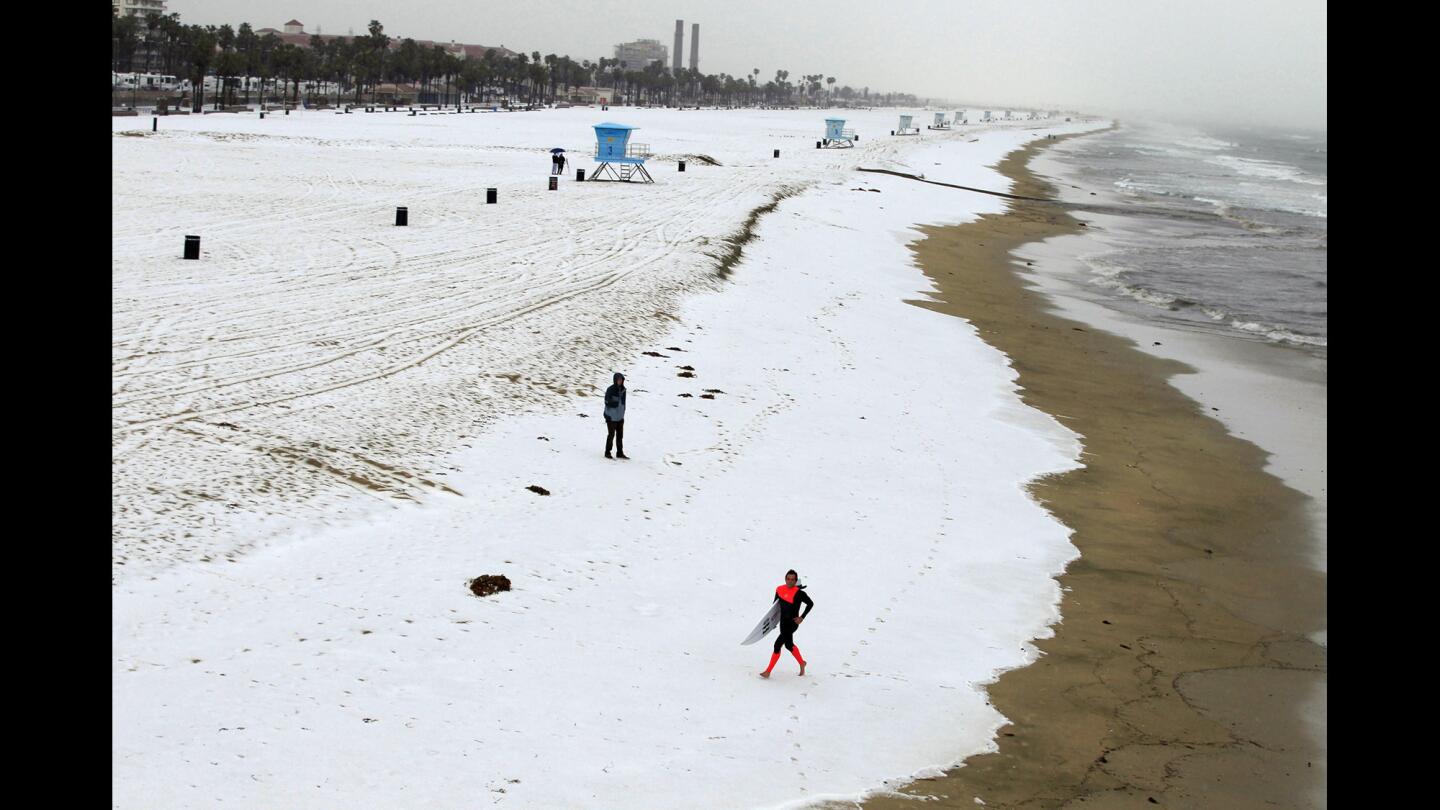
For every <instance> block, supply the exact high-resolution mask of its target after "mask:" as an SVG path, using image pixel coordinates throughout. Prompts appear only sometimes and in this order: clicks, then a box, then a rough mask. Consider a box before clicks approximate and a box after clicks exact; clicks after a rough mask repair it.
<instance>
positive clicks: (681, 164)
mask: <svg viewBox="0 0 1440 810" xmlns="http://www.w3.org/2000/svg"><path fill="white" fill-rule="evenodd" d="M680 171H682V172H683V171H685V161H683V160H682V161H680Z"/></svg>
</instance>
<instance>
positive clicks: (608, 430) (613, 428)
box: [605, 419, 625, 456]
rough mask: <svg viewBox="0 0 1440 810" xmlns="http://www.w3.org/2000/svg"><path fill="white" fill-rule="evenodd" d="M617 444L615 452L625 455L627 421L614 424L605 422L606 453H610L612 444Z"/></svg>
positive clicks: (608, 421)
mask: <svg viewBox="0 0 1440 810" xmlns="http://www.w3.org/2000/svg"><path fill="white" fill-rule="evenodd" d="M611 442H614V443H615V452H616V453H619V454H620V455H622V456H623V455H625V420H624V419H621V420H620V421H619V422H612V421H610V420H609V419H606V420H605V452H606V453H609V452H610V443H611Z"/></svg>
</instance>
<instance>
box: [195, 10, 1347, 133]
mask: <svg viewBox="0 0 1440 810" xmlns="http://www.w3.org/2000/svg"><path fill="white" fill-rule="evenodd" d="M167 11H169V12H178V13H179V14H180V19H181V21H182V22H185V23H191V24H193V23H199V24H207V25H219V24H221V23H230V24H231V25H235V26H238V25H239V24H240V23H242V22H249V23H250V24H251V25H252V26H254V27H255V28H257V29H258V28H265V27H272V28H281V27H282V26H283V24H284V23H285V22H286V21H287V20H290V19H292V18H293V19H298V20H300V21H301V22H303V23H304V24H305V30H306V32H307V33H315V32H316V31H317V29H318V30H320V31H321V32H322V33H325V34H349V33H350V30H351V29H353V30H354V32H355V33H359V34H363V33H365V27H366V25H367V24H368V23H369V21H370V20H371V19H378V20H379V21H380V22H381V23H382V24H384V26H385V33H386V34H388V35H390V36H391V37H396V38H404V37H413V38H415V39H432V40H437V41H449V40H452V39H453V40H455V41H457V42H464V43H468V44H477V45H503V46H505V47H506V48H509V49H511V50H514V51H522V52H525V53H530V52H532V51H539V52H540V53H541V54H549V53H555V54H559V55H566V54H568V55H569V56H570V57H571V58H572V59H575V60H576V61H580V60H582V59H591V60H594V59H598V58H599V57H601V56H605V57H610V56H613V55H614V53H613V47H614V45H615V44H616V43H619V42H626V41H629V40H633V39H658V40H660V41H661V42H662V43H664V44H665V46H666V47H667V48H668V47H670V46H671V44H672V40H673V37H674V32H675V20H677V19H683V20H684V21H685V52H684V60H683V61H682V64H683V65H685V66H687V67H688V66H689V63H690V30H691V24H692V23H699V24H700V69H701V70H702V71H704V72H705V73H721V72H723V73H729V74H732V75H735V76H741V75H745V74H749V73H750V71H751V69H752V68H759V69H760V75H759V77H758V78H757V81H758V82H760V83H762V84H763V83H764V82H765V81H766V80H769V79H772V78H774V76H775V71H776V70H788V71H790V81H791V82H796V81H797V80H798V78H799V77H800V76H801V75H803V74H806V73H824V74H825V75H826V76H834V77H835V79H836V84H835V86H836V87H837V88H838V87H840V86H842V85H846V84H848V85H850V86H852V87H854V88H856V89H857V90H858V89H860V88H862V87H866V86H868V87H869V88H870V91H871V93H872V94H873V93H876V92H886V91H903V92H910V93H914V94H916V95H919V96H921V97H930V98H932V99H935V100H936V101H937V102H939V101H940V100H950V101H953V102H956V103H964V104H972V105H991V106H996V107H1002V106H1005V105H1012V106H1029V107H1040V108H1050V107H1056V108H1064V109H1078V110H1081V111H1084V112H1094V113H1100V114H1110V115H1119V116H1122V117H1129V118H1157V119H1167V120H1176V121H1196V122H1210V123H1224V124H1245V125H1258V126H1274V127H1291V128H1295V127H1298V128H1305V129H1325V128H1326V109H1327V108H1326V86H1327V82H1326V68H1327V47H1328V42H1327V16H1326V4H1325V2H1324V0H1189V2H1182V1H1181V0H829V2H818V0H724V2H716V1H715V0H583V1H582V0H524V2H515V0H504V1H502V2H485V1H484V0H415V2H413V3H403V2H395V0H169V2H168V4H167Z"/></svg>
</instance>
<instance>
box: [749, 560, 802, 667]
mask: <svg viewBox="0 0 1440 810" xmlns="http://www.w3.org/2000/svg"><path fill="white" fill-rule="evenodd" d="M775 601H777V602H779V603H780V637H779V638H777V639H775V652H774V654H773V655H771V656H770V666H768V667H766V668H765V671H764V672H762V673H760V677H762V678H768V677H770V671H771V670H773V669H774V668H775V662H777V661H779V660H780V648H781V647H782V646H783V647H784V648H785V649H787V650H789V651H790V654H791V655H793V656H795V660H796V661H798V662H799V663H800V674H801V675H804V674H805V659H804V658H803V657H801V655H800V648H799V647H796V646H795V631H796V630H798V629H800V623H801V622H803V621H805V617H806V616H807V615H809V613H810V611H811V609H813V608H814V607H815V602H814V601H813V600H811V599H810V597H809V596H807V595H806V594H805V586H804V585H801V584H800V575H799V574H797V573H795V569H793V568H792V569H790V570H789V571H786V572H785V584H784V585H779V586H776V588H775ZM802 604H803V605H805V612H804V613H801V612H800V605H802Z"/></svg>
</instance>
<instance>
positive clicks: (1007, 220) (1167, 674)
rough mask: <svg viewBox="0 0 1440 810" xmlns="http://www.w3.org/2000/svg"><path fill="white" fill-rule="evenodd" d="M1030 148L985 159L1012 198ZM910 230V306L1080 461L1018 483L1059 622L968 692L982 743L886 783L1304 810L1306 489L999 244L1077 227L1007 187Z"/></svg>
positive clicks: (986, 795) (1019, 801) (1039, 801)
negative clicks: (1006, 200)
mask: <svg viewBox="0 0 1440 810" xmlns="http://www.w3.org/2000/svg"><path fill="white" fill-rule="evenodd" d="M1048 143H1055V141H1049V142H1048ZM1045 145H1047V142H1043V141H1042V142H1037V143H1032V144H1030V145H1028V146H1026V147H1024V148H1022V149H1019V150H1017V151H1015V152H1012V153H1011V154H1010V155H1009V156H1007V157H1006V158H1005V159H1004V160H1003V161H1002V162H1001V163H1000V164H999V167H998V168H999V170H1000V171H1001V172H1002V173H1004V174H1005V175H1006V176H1008V177H1010V178H1011V179H1012V180H1014V181H1015V187H1014V189H1012V191H1013V193H1015V194H1017V195H1022V196H1050V195H1051V194H1053V189H1052V188H1050V187H1049V185H1048V184H1047V183H1045V182H1044V181H1042V180H1041V179H1040V178H1038V177H1036V176H1035V175H1034V174H1032V173H1031V172H1030V170H1029V168H1028V163H1029V161H1030V159H1031V158H1032V157H1033V156H1034V155H1035V154H1037V153H1038V152H1039V150H1040V149H1042V148H1043V147H1044V146H1045ZM921 230H922V232H924V233H925V234H926V237H927V238H925V239H923V240H921V241H919V242H917V243H915V244H913V245H912V250H913V251H914V253H915V255H916V257H917V260H918V263H919V264H920V266H921V268H922V269H923V270H924V271H925V273H926V275H927V276H928V277H930V279H931V280H932V281H933V282H934V283H935V284H936V286H937V287H938V292H937V293H936V294H935V296H934V300H930V301H915V302H912V303H915V304H917V305H919V306H922V307H924V308H928V309H932V310H935V311H938V312H943V313H946V314H950V315H955V316H958V317H962V318H964V319H966V320H968V321H969V322H971V323H972V324H974V325H975V327H976V328H977V329H978V331H979V333H980V335H981V337H982V339H984V340H985V341H986V342H987V343H990V344H991V345H993V346H995V347H996V348H997V349H999V350H1000V351H1002V352H1004V353H1005V354H1006V355H1007V356H1009V357H1010V358H1011V361H1012V365H1013V367H1014V369H1015V370H1016V371H1017V372H1018V373H1019V379H1018V380H1017V385H1018V386H1019V388H1020V389H1021V390H1020V393H1021V396H1022V398H1023V399H1024V401H1025V402H1026V404H1028V405H1030V406H1032V407H1035V408H1038V409H1040V410H1042V411H1044V412H1046V413H1049V414H1052V415H1054V416H1055V417H1056V418H1057V419H1059V420H1061V421H1062V422H1063V423H1064V424H1065V425H1066V426H1067V427H1069V428H1071V429H1072V430H1075V431H1076V432H1078V433H1080V434H1081V435H1082V436H1083V437H1084V438H1083V440H1082V441H1083V445H1084V450H1083V453H1082V457H1081V458H1082V461H1083V462H1084V464H1085V465H1086V466H1085V467H1083V468H1080V469H1077V470H1074V471H1071V472H1068V473H1063V474H1060V475H1052V476H1046V477H1043V478H1040V479H1037V480H1035V481H1033V482H1032V483H1031V485H1030V486H1029V487H1028V489H1029V491H1030V492H1031V494H1032V495H1033V496H1034V497H1035V499H1036V500H1037V501H1038V502H1039V503H1041V504H1042V505H1043V506H1045V507H1046V508H1047V509H1048V510H1049V511H1050V512H1051V513H1052V514H1053V515H1054V516H1055V517H1056V518H1057V519H1059V520H1061V521H1062V522H1063V523H1064V524H1065V525H1066V526H1068V527H1070V528H1072V529H1073V531H1074V534H1073V536H1072V538H1071V541H1072V542H1073V543H1074V544H1075V546H1076V547H1077V548H1079V549H1080V552H1081V557H1080V558H1079V559H1078V560H1076V561H1075V562H1073V563H1072V564H1071V565H1070V566H1069V567H1068V569H1067V570H1066V572H1065V573H1064V574H1062V575H1061V576H1059V577H1058V578H1057V580H1058V582H1059V584H1060V585H1061V587H1062V590H1063V591H1064V596H1063V598H1062V601H1061V605H1060V613H1061V615H1062V617H1063V618H1062V620H1061V622H1060V623H1059V624H1057V625H1055V626H1054V630H1055V633H1054V636H1053V637H1051V638H1045V639H1037V640H1035V641H1034V642H1033V643H1034V644H1035V646H1036V647H1037V648H1039V649H1040V650H1041V651H1042V652H1043V653H1044V655H1043V656H1042V657H1041V658H1040V659H1039V660H1037V661H1036V662H1035V663H1033V664H1031V665H1029V666H1027V667H1023V668H1019V669H1013V670H1009V671H1007V672H1005V673H1003V674H1002V675H1001V676H1000V677H999V678H998V679H996V680H995V681H994V682H993V683H992V684H991V685H990V686H989V687H988V693H989V696H990V699H991V703H992V704H993V705H994V706H995V708H997V709H998V710H999V711H1000V712H1001V713H1002V714H1004V715H1005V716H1006V717H1007V718H1008V719H1009V720H1010V723H1009V725H1006V726H1004V727H1002V728H1001V729H1000V731H999V734H998V736H997V737H996V743H997V744H996V746H995V748H994V749H992V752H990V753H983V754H979V755H975V756H972V757H970V758H969V759H967V760H965V761H964V763H963V764H962V765H960V766H959V767H957V768H954V769H952V770H950V771H948V772H947V773H946V774H945V775H944V776H942V777H936V778H932V779H923V780H921V781H918V782H915V783H913V784H911V785H909V786H908V787H906V788H904V789H903V790H902V793H903V794H906V795H907V796H909V797H915V796H924V797H926V798H927V799H931V800H935V801H937V802H938V803H939V806H942V807H943V806H954V807H973V806H975V804H976V801H977V800H980V801H983V802H984V803H985V804H986V805H987V806H1001V807H1017V806H1025V807H1059V806H1062V805H1065V804H1066V803H1068V802H1070V801H1072V800H1075V799H1079V800H1082V801H1085V802H1086V803H1087V805H1097V806H1116V807H1118V806H1127V807H1129V806H1137V803H1138V804H1139V805H1146V806H1148V805H1149V804H1151V803H1152V801H1153V802H1154V803H1159V804H1161V805H1165V806H1194V807H1200V806H1207V807H1214V806H1226V807H1249V806H1256V807H1259V806H1266V807H1274V806H1288V807H1313V806H1324V805H1325V772H1324V754H1323V750H1321V749H1319V748H1318V747H1317V746H1316V745H1315V744H1314V743H1313V742H1312V741H1311V740H1310V739H1309V738H1308V736H1307V734H1306V731H1305V728H1304V717H1303V715H1304V714H1305V711H1306V706H1307V704H1308V703H1310V702H1311V701H1312V700H1313V696H1314V695H1315V694H1317V693H1321V692H1320V690H1322V689H1323V687H1324V683H1325V673H1326V669H1327V664H1326V658H1327V653H1326V650H1325V648H1324V647H1322V646H1321V645H1319V644H1316V643H1315V642H1314V641H1312V640H1311V639H1310V638H1308V637H1307V635H1309V634H1312V633H1314V632H1315V631H1317V630H1321V629H1323V628H1324V623H1325V620H1324V615H1325V610H1326V595H1325V580H1326V577H1325V574H1324V573H1323V572H1318V571H1315V570H1314V569H1313V568H1312V567H1311V566H1310V564H1309V562H1308V556H1309V554H1310V549H1311V540H1310V531H1309V522H1308V517H1307V507H1308V506H1309V504H1310V503H1311V499H1310V498H1308V497H1306V496H1305V495H1303V494H1301V493H1300V492H1297V491H1296V490H1294V489H1292V488H1290V487H1288V486H1286V485H1285V484H1284V482H1282V481H1281V480H1280V479H1279V478H1277V477H1276V476H1275V475H1273V474H1271V473H1270V472H1267V471H1266V469H1265V466H1266V455H1267V454H1266V453H1265V451H1263V450H1262V449H1261V448H1259V447H1257V446H1256V445H1255V444H1252V443H1250V442H1249V441H1245V440H1243V439H1240V438H1237V437H1236V436H1234V435H1232V434H1231V433H1230V432H1229V431H1228V430H1227V429H1226V427H1225V426H1224V425H1223V424H1222V423H1220V422H1219V421H1217V420H1216V419H1215V418H1213V417H1212V416H1211V415H1210V414H1208V413H1207V412H1206V410H1205V409H1203V408H1202V407H1201V406H1200V405H1199V404H1198V403H1197V402H1195V401H1194V400H1192V399H1190V398H1189V397H1187V396H1185V395H1184V394H1182V393H1181V392H1180V390H1178V389H1177V388H1176V387H1175V386H1174V385H1172V384H1171V382H1170V380H1171V378H1172V377H1174V376H1175V375H1177V374H1184V373H1187V372H1189V371H1191V370H1192V369H1191V367H1190V366H1187V365H1185V364H1183V363H1180V362H1178V361H1175V360H1171V359H1164V358H1159V357H1154V356H1151V355H1149V354H1145V353H1143V352H1141V351H1139V350H1138V348H1136V347H1135V344H1134V343H1133V341H1131V340H1128V339H1126V338H1123V337H1117V336H1116V335H1112V334H1110V333H1108V332H1103V331H1098V330H1097V329H1096V328H1095V327H1093V326H1092V325H1091V324H1089V323H1083V322H1080V321H1075V320H1070V319H1069V318H1066V317H1063V316H1061V315H1060V314H1058V310H1059V309H1061V308H1060V307H1057V306H1056V305H1055V304H1054V303H1053V302H1051V301H1050V300H1049V299H1047V298H1045V297H1044V296H1043V294H1042V293H1041V291H1040V290H1039V289H1038V286H1039V285H1038V284H1037V280H1036V279H1034V278H1027V276H1028V275H1029V274H1027V273H1024V272H1023V269H1022V268H1021V267H1020V266H1019V261H1017V260H1016V258H1015V256H1014V255H1013V252H1014V251H1015V250H1016V249H1018V248H1020V247H1022V246H1024V245H1027V244H1031V243H1036V242H1040V241H1042V240H1045V239H1049V238H1052V237H1056V236H1062V235H1066V234H1076V233H1083V232H1084V229H1083V228H1082V227H1081V224H1080V223H1079V221H1078V220H1076V219H1075V218H1074V217H1072V216H1070V215H1069V214H1068V213H1066V211H1065V210H1064V209H1062V208H1059V207H1048V206H1040V205H1035V204H1031V203H1024V202H1019V203H1016V204H1014V205H1013V206H1012V207H1011V208H1010V210H1009V211H1007V212H1005V213H1003V214H998V215H986V216H983V217H981V218H980V219H979V220H978V221H975V222H972V223H968V224H965V225H960V226H954V227H923V228H921ZM1011 267H1016V269H1017V270H1021V272H1011V271H1010V268H1011ZM1082 369H1083V373H1076V372H1077V370H1082ZM1181 493H1183V494H1181ZM1321 694H1323V693H1321ZM1317 760H1318V763H1317ZM1316 764H1319V766H1320V767H1319V768H1317V767H1315V765H1316ZM911 801H913V798H905V799H898V798H893V797H885V796H878V797H875V798H872V799H870V800H868V801H867V802H866V805H867V806H869V807H872V808H896V807H901V806H909V804H910V802H911Z"/></svg>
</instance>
